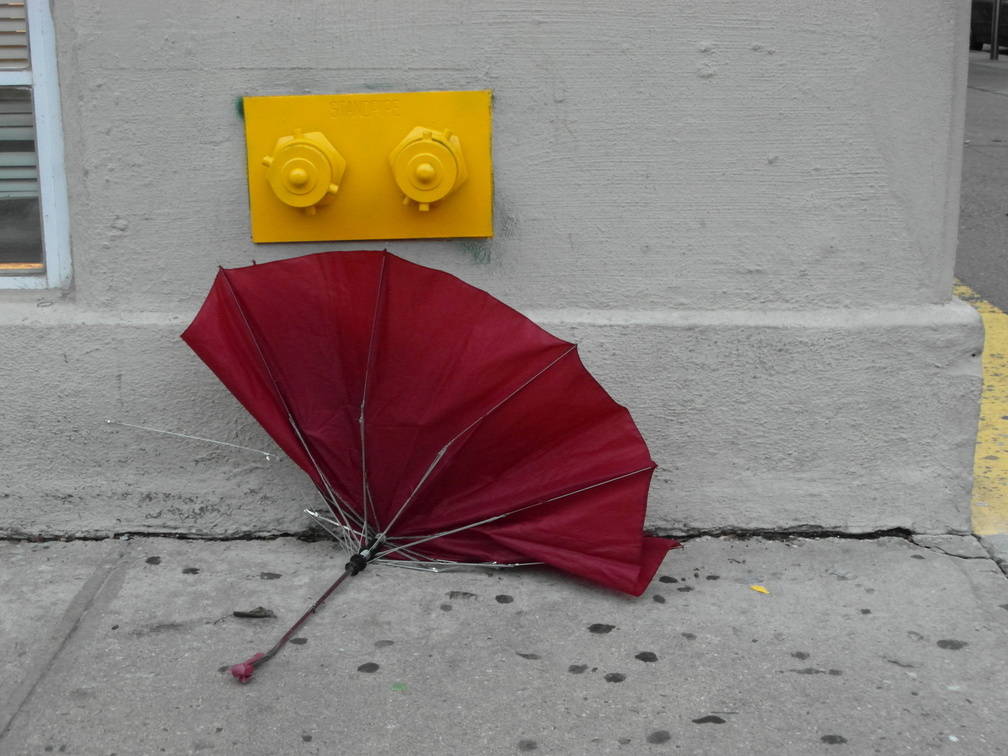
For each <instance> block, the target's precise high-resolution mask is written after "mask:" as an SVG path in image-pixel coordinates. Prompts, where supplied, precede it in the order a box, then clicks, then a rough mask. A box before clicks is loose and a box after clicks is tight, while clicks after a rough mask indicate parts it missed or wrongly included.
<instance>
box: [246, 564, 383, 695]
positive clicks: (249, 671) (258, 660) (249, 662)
mask: <svg viewBox="0 0 1008 756" xmlns="http://www.w3.org/2000/svg"><path fill="white" fill-rule="evenodd" d="M356 556H359V555H358V554H354V557H356ZM364 566H367V559H366V558H365V559H364ZM362 569H364V567H360V568H359V569H358V568H356V563H355V562H354V559H353V557H351V558H350V562H348V563H347V566H346V570H344V572H343V574H342V575H340V576H339V577H338V578H337V579H336V582H334V583H333V584H332V585H330V586H329V588H328V590H326V592H325V593H323V594H322V596H321V597H319V599H318V601H316V602H315V603H314V604H312V605H311V608H310V609H309V610H308V611H307V612H305V613H304V614H302V615H301V619H299V620H298V621H297V622H295V623H294V624H293V625H292V626H291V628H290V630H288V631H287V632H286V633H284V636H283V637H282V638H281V639H280V640H278V641H277V642H276V645H275V646H273V648H271V649H270V650H269V651H267V652H266V653H265V654H262V653H259V654H256V655H255V656H253V657H252V658H250V659H246V660H245V661H243V662H242V663H241V664H235V665H234V666H233V667H230V668H229V670H228V671H229V672H230V673H231V674H232V675H233V676H234V678H235V679H236V680H237V681H238V682H240V683H247V682H248V681H249V680H251V679H252V675H253V673H254V672H255V670H256V668H257V667H258V666H259V665H261V664H265V663H266V662H268V661H269V660H270V659H272V658H273V657H274V656H276V655H277V652H278V651H280V649H281V648H283V647H284V644H286V643H287V641H289V640H290V639H291V637H292V636H293V635H294V633H296V632H297V631H298V628H300V627H301V625H303V624H304V623H305V621H306V620H307V619H308V618H309V617H310V616H311V615H313V614H314V613H315V610H316V609H318V608H319V607H320V606H322V604H323V603H325V600H326V599H327V598H329V596H331V595H332V593H333V591H335V590H336V589H337V588H339V587H340V585H341V584H342V583H343V581H344V580H346V579H347V578H348V577H352V576H353V575H356V574H357V573H358V572H360V571H361V570H362Z"/></svg>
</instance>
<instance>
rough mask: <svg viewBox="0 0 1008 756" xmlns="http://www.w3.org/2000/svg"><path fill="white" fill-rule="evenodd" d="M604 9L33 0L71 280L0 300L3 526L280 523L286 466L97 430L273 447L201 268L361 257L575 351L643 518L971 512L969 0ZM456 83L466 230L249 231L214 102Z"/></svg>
mask: <svg viewBox="0 0 1008 756" xmlns="http://www.w3.org/2000/svg"><path fill="white" fill-rule="evenodd" d="M545 5H549V6H551V7H548V8H547V7H543V6H545ZM619 8H620V6H614V5H613V4H612V3H611V2H605V3H603V2H571V3H551V4H543V3H538V2H532V1H531V0H518V1H516V2H511V3H507V4H501V3H498V2H465V3H463V2H449V1H447V0H443V1H440V2H438V1H435V0H429V1H428V2H415V3H408V4H406V3H393V2H385V1H384V0H378V1H377V2H372V3H369V4H364V5H361V6H360V7H355V8H354V9H352V10H340V9H337V8H336V7H335V6H333V4H331V3H322V2H318V1H317V0H313V1H308V0H303V1H299V2H291V3H284V4H277V3H272V2H266V1H265V0H240V1H236V2H229V3H205V2H195V0H190V1H189V2H185V1H183V2H176V3H172V4H171V5H170V6H165V5H164V4H162V3H155V2H150V1H149V0H139V1H138V0H130V1H129V2H127V0H103V2H98V3H95V2H80V1H78V0H66V1H65V2H63V1H62V0H61V2H59V3H57V4H56V5H55V14H56V27H57V40H58V47H59V53H60V61H59V64H60V75H61V86H62V91H63V103H64V120H65V131H66V138H67V144H68V154H67V164H68V175H69V176H70V183H71V186H70V202H71V208H72V240H73V267H74V276H75V282H74V287H73V289H72V290H71V291H69V292H66V293H59V292H52V293H49V294H47V295H39V294H33V295H27V294H21V295H15V294H12V293H6V294H5V293H0V339H2V343H3V344H4V345H5V348H4V353H5V359H4V361H3V364H2V365H0V378H2V380H3V385H4V387H5V389H6V391H5V401H4V404H5V408H4V412H3V414H2V415H0V436H2V438H3V439H4V446H5V451H4V463H3V465H2V467H0V484H2V486H0V487H2V489H3V491H4V493H3V494H0V496H2V498H0V531H6V532H19V531H30V532H33V531H39V530H41V531H47V532H107V531H133V530H148V529H149V530H164V531H173V530H181V531H184V532H200V533H224V532H246V531H254V530H264V531H270V532H275V531H277V530H292V529H299V528H301V527H302V526H303V521H302V520H301V519H300V516H299V515H298V511H299V507H300V505H301V504H302V503H305V500H306V499H307V498H308V497H309V496H310V494H309V493H308V489H307V486H306V485H304V482H303V481H302V480H301V478H300V477H299V476H298V475H297V474H296V473H295V472H294V471H292V470H290V469H289V465H288V466H285V463H283V462H280V463H272V464H271V463H266V462H264V461H260V460H259V459H258V458H257V457H255V456H254V455H249V456H247V455H243V454H242V453H237V452H233V451H230V450H226V449H222V448H219V447H208V446H201V445H199V444H198V442H191V441H184V440H181V439H174V438H167V437H164V436H156V435H153V434H145V433H144V432H140V431H132V430H127V429H123V428H119V427H111V426H108V425H106V424H105V423H104V420H105V419H106V418H111V419H117V420H122V421H125V422H136V423H140V424H146V425H151V426H155V427H159V428H166V429H171V430H180V431H183V432H187V433H192V434H196V435H204V436H210V437H214V438H220V439H222V440H226V441H230V442H234V443H248V444H251V445H258V446H261V447H265V446H267V445H268V443H269V442H268V440H266V439H264V438H263V436H262V434H261V432H260V431H259V430H258V429H257V427H256V426H255V425H254V423H251V422H250V421H249V420H247V419H246V417H245V416H244V415H243V414H242V411H241V410H240V408H238V406H237V404H236V403H235V402H234V401H233V400H232V399H231V398H230V397H229V396H228V395H226V393H225V392H224V391H223V389H221V388H220V387H219V386H218V385H217V384H216V382H215V380H214V379H213V378H212V377H211V376H210V375H209V372H208V371H206V370H205V369H204V368H203V367H202V366H201V364H200V363H198V361H197V360H196V358H195V357H194V356H192V355H191V354H189V353H188V352H187V351H186V349H185V348H184V345H182V344H181V342H180V341H178V339H177V334H178V333H179V332H180V331H181V330H182V328H183V327H184V326H185V325H186V324H187V323H188V320H189V319H190V318H191V317H192V315H193V314H194V313H195V311H196V309H197V307H198V306H199V304H200V302H201V301H202V297H203V296H204V295H205V294H206V291H207V289H208V287H209V284H210V281H211V279H212V276H213V274H214V272H215V270H216V267H217V266H218V265H225V266H234V265H243V264H247V263H248V262H249V261H250V260H252V259H256V260H259V261H265V260H271V259H276V258H281V257H286V256H291V255H294V254H301V253H306V252H311V251H321V250H323V249H339V248H343V249H352V248H360V247H367V248H373V247H381V246H387V247H388V248H389V249H390V250H391V251H393V252H395V253H396V254H399V255H402V256H404V257H407V258H409V259H411V260H414V261H417V262H421V263H423V264H427V265H432V266H435V267H439V268H443V269H445V270H449V271H450V272H452V273H455V274H456V275H459V276H460V277H462V278H463V279H465V280H467V281H469V282H470V283H473V284H475V285H477V286H480V287H482V288H485V289H487V290H488V291H490V292H491V293H493V294H495V295H497V296H498V297H500V298H502V299H504V300H505V301H506V302H508V303H509V304H511V305H512V306H515V307H517V308H518V309H520V310H523V311H525V312H527V313H528V314H530V315H532V316H533V317H534V318H536V319H537V320H538V321H539V322H541V323H542V324H543V325H545V326H546V327H548V328H550V329H551V330H554V331H555V332H557V333H558V335H561V336H567V337H570V338H575V339H577V340H578V341H580V342H581V345H582V353H583V356H584V360H585V362H586V364H588V365H589V367H591V368H592V369H593V371H594V372H595V373H596V375H597V376H598V377H599V379H600V380H601V382H602V383H603V385H605V386H606V387H607V388H608V389H610V391H611V393H612V394H613V395H614V396H615V397H616V398H617V399H618V400H619V401H621V402H623V403H625V404H627V405H628V406H629V407H630V409H631V411H632V412H633V414H634V416H635V418H636V419H637V420H638V422H639V424H640V426H641V428H642V430H643V431H644V433H645V436H646V437H647V439H648V441H649V443H650V445H651V450H652V454H653V456H654V457H655V459H656V461H657V462H658V463H659V466H660V470H659V473H658V475H657V476H656V480H655V485H654V488H653V495H652V502H651V524H652V525H653V526H655V527H657V528H659V529H670V530H679V531H681V530H683V529H690V528H701V529H714V528H724V529H731V528H787V527H805V526H821V527H827V528H837V529H848V530H856V531H863V530H871V529H876V528H887V527H908V528H913V529H917V530H922V531H932V532H940V531H946V530H963V529H965V528H967V527H968V505H969V487H970V474H971V464H970V460H971V454H972V442H973V434H974V432H975V426H976V414H977V397H978V391H979V371H980V366H979V342H980V339H981V335H980V325H979V321H978V319H977V318H976V317H975V315H974V314H973V312H972V310H970V309H969V308H967V307H965V306H964V305H961V304H960V303H958V302H956V301H954V300H952V299H951V275H952V265H953V259H954V250H955V233H956V219H957V212H958V182H959V166H960V150H961V141H962V117H963V103H964V97H965V70H966V52H965V51H966V47H965V45H966V36H967V28H966V24H967V20H968V10H967V8H966V6H965V4H963V3H950V2H947V0H892V2H886V3H877V2H874V0H851V2H847V3H844V4H843V5H842V6H838V5H837V4H836V3H826V2H808V1H807V0H790V1H783V2H774V3H767V2H757V1H756V0H752V1H751V2H730V3H729V2H717V3H712V2H708V1H707V0H683V2H678V3H667V2H648V1H647V0H644V1H642V2H638V3H634V4H633V5H628V6H626V9H625V10H621V9H619ZM483 88H489V89H492V90H493V91H494V109H493V118H494V166H495V237H494V238H493V239H491V240H475V241H474V240H466V241H452V240H448V241H422V242H392V243H389V244H387V245H384V244H382V243H380V242H379V243H375V242H368V243H363V244H352V243H351V244H345V243H344V244H304V245H286V244H278V245H258V246H257V245H253V244H252V243H251V241H250V239H249V225H248V207H247V195H246V189H245V185H246V178H245V155H244V135H243V123H242V120H241V117H240V115H239V113H238V110H237V109H236V99H237V98H238V97H240V96H242V95H267V94H302V93H317V94H323V93H330V92H370V91H375V92H381V91H412V90H427V89H483ZM39 300H43V301H39ZM39 304H44V305H51V306H44V307H39V306H37V305H39Z"/></svg>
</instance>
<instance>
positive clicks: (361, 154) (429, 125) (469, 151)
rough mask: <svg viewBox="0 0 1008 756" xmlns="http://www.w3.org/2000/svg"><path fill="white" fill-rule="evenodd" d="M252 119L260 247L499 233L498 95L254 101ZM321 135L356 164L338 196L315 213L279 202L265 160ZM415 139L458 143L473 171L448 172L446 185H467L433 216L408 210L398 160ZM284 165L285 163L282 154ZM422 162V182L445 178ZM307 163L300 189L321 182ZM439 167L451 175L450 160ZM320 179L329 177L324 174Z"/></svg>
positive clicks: (253, 200)
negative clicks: (293, 140)
mask: <svg viewBox="0 0 1008 756" xmlns="http://www.w3.org/2000/svg"><path fill="white" fill-rule="evenodd" d="M244 113H245V138H246V143H247V149H248V190H249V207H250V210H251V217H252V240H253V241H256V242H285V241H340V240H363V239H423V238H451V237H489V236H493V164H492V161H491V93H490V92H489V91H484V90H481V91H469V92H401V93H380V94H378V93H375V94H342V95H292V96H282V97H246V98H244ZM418 128H419V129H420V131H419V132H417V131H416V130H417V129H418ZM314 133H321V134H323V135H324V136H325V139H326V140H328V142H329V143H330V144H331V145H332V147H334V148H335V150H336V151H337V152H338V154H339V156H340V157H342V159H343V160H345V161H346V170H345V172H344V173H343V174H342V177H341V178H340V180H339V187H338V190H337V191H336V193H335V194H334V195H331V197H330V198H328V199H327V200H326V201H324V202H323V203H320V204H319V205H317V206H314V207H309V208H307V209H306V208H303V207H295V206H292V205H290V204H287V203H285V202H284V201H283V200H282V198H281V197H278V195H277V194H276V193H275V192H274V188H273V186H271V184H270V180H269V178H268V174H269V172H270V167H268V166H267V165H266V164H264V159H266V162H272V161H271V160H270V158H271V157H272V156H273V155H274V153H275V152H276V148H277V143H278V141H280V140H281V139H286V138H289V137H293V136H295V135H311V134H314ZM414 133H416V134H417V135H418V136H417V137H416V138H418V139H420V138H423V136H424V135H426V137H427V139H428V140H430V139H433V140H434V142H436V141H437V140H438V139H444V140H445V141H446V142H447V141H449V140H451V139H452V138H453V137H454V138H457V144H458V145H459V148H460V151H461V157H460V158H459V159H460V160H462V161H464V170H461V171H455V170H454V169H453V170H444V171H443V175H444V176H446V177H447V178H446V179H445V180H448V181H451V180H453V179H455V178H457V176H460V175H461V176H463V177H464V180H463V181H461V183H459V184H458V185H457V186H455V187H453V188H452V191H450V193H448V194H447V195H446V196H444V197H443V198H442V199H439V200H437V201H436V202H431V203H429V204H428V205H426V209H425V210H422V209H421V205H420V204H418V203H417V202H416V201H409V202H408V203H406V204H404V194H403V191H402V189H400V187H399V185H398V184H397V183H396V174H395V172H394V170H393V163H392V161H391V158H392V156H393V152H394V151H395V150H397V148H399V149H401V145H402V144H403V141H404V140H405V139H409V138H411V134H414ZM431 135H433V137H432V136H431ZM434 147H435V148H436V147H437V145H436V144H435V145H434ZM322 152H324V150H323V151H322ZM412 152H417V150H413V151H412ZM412 152H411V154H412ZM420 152H423V151H422V150H420ZM431 153H432V154H436V156H438V157H441V158H443V157H444V156H446V155H447V156H449V157H450V156H451V154H452V153H451V151H450V150H437V149H432V150H431ZM320 154H321V153H320ZM279 159H284V153H283V151H282V150H281V154H280V157H279ZM413 162H417V166H416V167H415V168H411V170H416V171H418V172H419V173H418V176H419V179H418V180H420V181H437V180H440V177H435V178H430V175H429V174H430V172H431V171H433V170H434V168H432V166H431V165H430V164H429V163H430V162H436V161H428V163H424V161H423V160H419V161H413ZM292 165H293V163H292ZM298 165H299V167H294V168H292V169H291V171H290V172H291V173H292V175H293V181H294V185H298V184H299V183H300V182H304V181H309V180H314V177H315V175H316V172H315V171H314V170H313V168H312V166H311V165H310V164H304V165H302V164H301V163H300V162H299V164H298ZM411 165H412V164H411ZM435 167H436V168H437V169H438V170H441V165H440V163H438V164H437V165H436V166H435ZM337 173H338V172H337ZM275 175H276V169H274V176H275ZM317 175H320V176H321V175H327V173H326V171H324V170H320V171H318V172H317ZM306 176H307V178H306ZM400 177H401V174H400ZM434 194H435V195H440V194H442V192H436V193H434Z"/></svg>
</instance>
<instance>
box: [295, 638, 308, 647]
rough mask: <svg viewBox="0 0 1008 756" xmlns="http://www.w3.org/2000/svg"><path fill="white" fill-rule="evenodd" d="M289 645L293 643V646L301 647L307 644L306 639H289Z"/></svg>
mask: <svg viewBox="0 0 1008 756" xmlns="http://www.w3.org/2000/svg"><path fill="white" fill-rule="evenodd" d="M291 643H293V644H294V645H295V646H303V645H305V644H306V643H308V639H307V638H291Z"/></svg>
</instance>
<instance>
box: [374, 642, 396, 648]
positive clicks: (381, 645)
mask: <svg viewBox="0 0 1008 756" xmlns="http://www.w3.org/2000/svg"><path fill="white" fill-rule="evenodd" d="M393 644H395V641H390V640H377V641H375V642H374V647H375V648H387V647H388V646H391V645H393Z"/></svg>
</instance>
